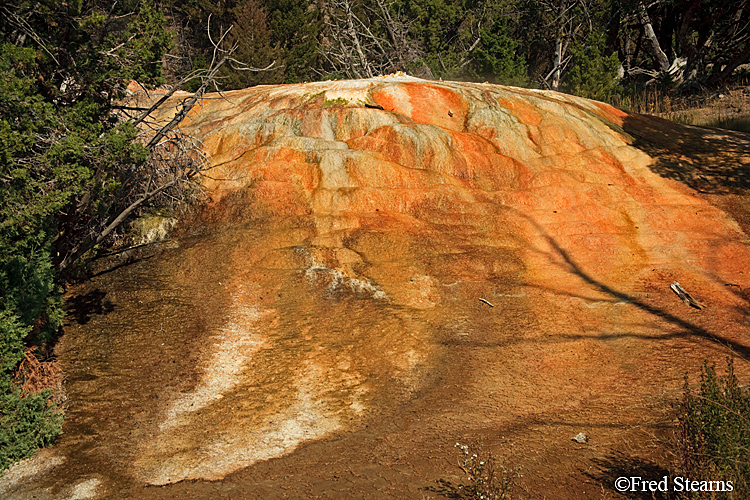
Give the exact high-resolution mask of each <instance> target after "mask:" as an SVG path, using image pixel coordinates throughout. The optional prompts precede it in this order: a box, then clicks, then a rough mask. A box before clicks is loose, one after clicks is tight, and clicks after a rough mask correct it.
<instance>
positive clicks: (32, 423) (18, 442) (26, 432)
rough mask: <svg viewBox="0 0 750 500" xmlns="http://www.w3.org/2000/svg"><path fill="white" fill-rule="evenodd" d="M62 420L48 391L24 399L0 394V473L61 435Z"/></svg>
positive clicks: (14, 394)
mask: <svg viewBox="0 0 750 500" xmlns="http://www.w3.org/2000/svg"><path fill="white" fill-rule="evenodd" d="M62 418H63V417H62V414H61V413H60V412H59V411H58V410H57V409H56V408H55V406H54V405H53V404H52V403H51V402H50V391H49V390H46V391H42V392H40V393H38V394H30V395H27V396H26V397H21V395H20V391H13V392H4V393H2V394H0V471H2V470H5V469H6V468H7V467H8V466H10V465H11V464H12V463H14V462H17V461H18V460H22V459H24V458H28V457H30V456H31V455H32V454H33V453H34V452H35V451H36V449H37V448H39V447H42V446H47V445H49V444H50V443H52V442H53V441H54V439H55V438H56V437H57V436H58V435H60V433H61V429H62Z"/></svg>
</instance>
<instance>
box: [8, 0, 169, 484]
mask: <svg viewBox="0 0 750 500" xmlns="http://www.w3.org/2000/svg"><path fill="white" fill-rule="evenodd" d="M164 28H165V21H164V17H163V16H162V14H161V13H160V11H158V10H157V9H155V8H153V7H152V6H151V5H150V4H148V3H146V2H123V3H117V4H114V5H113V4H111V3H105V2H100V3H97V2H93V3H92V4H87V5H86V7H85V9H84V7H83V4H82V2H67V3H66V2H58V1H56V0H40V1H35V2H27V1H20V2H17V3H15V4H13V5H11V6H8V7H4V8H3V16H1V17H0V95H2V99H0V142H1V143H2V144H3V149H2V151H0V470H2V469H4V468H5V467H7V466H8V465H9V464H10V463H11V462H13V461H15V460H18V459H21V458H24V457H26V456H28V455H29V454H30V453H31V452H33V450H34V449H35V448H36V447H37V446H42V445H46V444H49V443H50V442H51V441H52V440H53V439H54V437H55V436H57V435H58V434H59V432H60V425H61V418H62V417H61V416H60V414H59V413H58V412H57V410H56V409H55V408H54V406H53V405H52V403H51V402H50V392H49V391H42V392H40V393H38V394H25V395H22V393H21V390H20V388H19V387H18V386H17V384H16V383H14V379H13V374H14V372H15V370H16V369H17V368H18V364H19V363H20V361H21V360H22V359H23V356H24V348H25V347H26V346H29V345H34V344H36V345H44V344H45V343H46V342H48V341H49V340H51V339H52V338H53V336H54V335H55V334H56V333H57V331H58V330H59V328H60V325H61V323H62V317H63V309H62V306H61V303H62V288H61V286H60V285H59V284H58V276H57V264H58V263H59V262H60V259H61V258H62V257H63V256H65V255H66V254H67V253H69V252H70V251H71V249H72V248H74V247H76V245H77V244H79V243H80V242H81V241H83V240H85V239H86V238H88V237H89V236H90V235H91V234H92V233H93V234H95V233H96V232H97V231H98V230H100V227H101V225H102V224H103V223H104V222H106V221H107V220H108V219H109V218H111V217H112V214H113V213H117V210H118V203H121V201H120V200H122V199H123V197H124V196H125V195H127V194H128V189H131V186H132V185H133V184H134V183H135V182H136V181H137V178H138V175H137V172H138V171H139V168H140V167H141V166H142V165H143V164H144V162H145V161H146V159H147V151H146V150H145V148H144V147H143V146H142V145H141V144H140V143H139V142H138V141H137V140H136V134H137V131H136V129H135V128H134V127H133V126H132V125H130V124H128V123H120V119H119V118H118V117H117V115H116V114H115V108H114V106H115V103H116V99H118V98H119V97H121V96H122V95H123V92H124V89H125V86H126V84H127V82H128V80H129V79H131V78H136V79H138V80H140V81H141V82H143V83H160V82H162V81H163V79H162V74H161V67H162V65H161V58H162V56H163V55H164V53H165V52H166V51H167V50H169V49H170V48H171V46H172V45H171V44H172V42H171V35H170V34H169V33H168V32H167V31H166V30H165V29H164Z"/></svg>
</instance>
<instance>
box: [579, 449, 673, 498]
mask: <svg viewBox="0 0 750 500" xmlns="http://www.w3.org/2000/svg"><path fill="white" fill-rule="evenodd" d="M592 462H593V464H594V465H595V466H596V467H598V468H599V472H594V473H591V472H584V475H585V476H587V477H589V478H590V479H592V480H594V481H596V482H597V483H599V484H601V485H602V488H603V490H604V491H607V492H612V493H616V494H620V495H624V496H625V497H626V498H629V499H643V500H656V499H659V500H667V499H672V498H677V497H675V496H674V493H672V492H670V491H669V490H671V489H672V484H671V475H670V472H669V471H668V470H667V469H665V468H664V467H661V466H659V465H657V464H655V463H653V462H649V461H647V460H643V459H640V458H636V457H630V456H627V455H625V454H623V453H614V454H611V455H608V456H607V457H605V458H603V459H593V460H592ZM623 478H625V479H623ZM665 478H666V481H665ZM653 481H656V484H654V483H653ZM643 482H646V483H647V484H646V485H645V486H644V485H643ZM649 483H650V484H649ZM660 483H661V484H660ZM626 485H627V486H626ZM664 487H666V491H660V490H661V489H664ZM652 489H654V490H656V491H651V490H652ZM623 490H624V491H623Z"/></svg>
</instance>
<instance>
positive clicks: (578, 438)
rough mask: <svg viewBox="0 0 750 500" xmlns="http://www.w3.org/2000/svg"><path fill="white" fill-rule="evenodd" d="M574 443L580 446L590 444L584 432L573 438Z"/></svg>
mask: <svg viewBox="0 0 750 500" xmlns="http://www.w3.org/2000/svg"><path fill="white" fill-rule="evenodd" d="M573 441H575V442H576V443H580V444H586V443H588V442H589V437H588V436H587V435H586V434H584V433H583V432H579V433H578V434H576V435H575V436H574V437H573Z"/></svg>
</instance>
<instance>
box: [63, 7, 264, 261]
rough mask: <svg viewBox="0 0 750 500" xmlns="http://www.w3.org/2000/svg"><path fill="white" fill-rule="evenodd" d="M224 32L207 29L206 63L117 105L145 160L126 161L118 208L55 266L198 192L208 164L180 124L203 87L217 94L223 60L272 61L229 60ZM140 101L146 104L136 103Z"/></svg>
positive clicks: (234, 63)
mask: <svg viewBox="0 0 750 500" xmlns="http://www.w3.org/2000/svg"><path fill="white" fill-rule="evenodd" d="M209 21H210V19H209ZM209 26H210V24H209ZM230 31H231V28H229V29H227V30H225V31H223V32H222V34H221V36H220V38H219V39H218V40H216V41H215V40H213V39H212V38H211V35H210V31H209V39H210V40H211V43H212V44H213V46H214V50H213V57H212V59H211V61H210V63H209V64H208V67H206V68H199V69H196V70H193V71H191V72H190V73H189V74H187V75H186V76H184V77H183V78H182V79H181V80H180V81H179V82H178V83H177V84H176V85H174V86H172V87H171V88H169V89H166V90H165V89H161V90H159V91H158V93H157V92H151V91H148V90H147V89H145V88H142V92H143V95H145V96H146V97H147V99H145V100H144V99H142V98H141V97H142V95H138V94H140V93H138V94H137V95H135V96H133V97H131V99H129V100H127V101H125V102H124V103H123V104H122V105H121V106H118V107H117V108H118V110H119V117H120V120H121V121H122V122H123V123H130V124H132V125H133V126H134V127H137V128H138V129H139V130H140V132H139V139H140V140H141V142H142V144H143V145H144V146H145V148H146V150H147V152H148V159H147V161H146V162H145V164H143V165H131V166H130V167H129V168H126V169H125V171H124V172H121V173H120V179H119V181H120V182H121V187H120V188H119V190H118V200H117V207H118V209H117V210H115V211H114V212H113V213H112V214H111V215H110V216H109V217H108V218H106V219H103V220H102V221H100V223H99V224H97V225H92V226H91V227H90V229H89V232H88V236H86V237H85V238H84V239H82V240H81V241H80V243H79V244H77V245H75V246H74V247H73V248H71V250H70V251H69V252H68V254H67V255H66V256H65V258H64V259H62V261H61V263H60V265H59V266H58V267H59V269H60V270H61V271H64V270H65V269H67V268H68V267H69V266H70V265H71V264H73V263H75V262H77V261H78V260H79V259H80V258H81V257H82V256H83V255H84V254H85V253H86V252H88V251H89V250H91V249H92V248H94V247H95V246H96V245H99V244H100V243H102V242H103V241H104V240H105V239H107V238H108V237H110V236H111V235H112V233H113V232H114V231H116V230H117V229H118V228H119V227H121V225H122V224H123V222H125V221H126V220H127V219H128V218H129V217H130V216H131V215H133V214H134V213H135V212H136V211H137V210H139V209H141V208H142V207H144V206H145V205H147V204H157V205H160V206H171V207H175V206H177V205H179V204H181V203H183V202H186V201H195V200H196V199H198V198H199V197H200V196H201V194H202V191H201V183H200V179H201V177H202V175H203V174H204V173H205V172H206V171H207V170H208V169H210V168H211V164H210V161H209V158H208V157H207V154H206V152H205V148H203V147H202V144H201V143H200V141H199V140H198V139H196V138H195V137H191V136H189V135H187V134H185V133H184V132H182V131H181V130H180V129H179V128H178V127H179V125H180V123H181V122H182V121H183V120H184V119H185V117H186V116H187V115H188V113H189V112H190V110H191V109H193V107H195V105H196V104H198V103H199V102H200V101H201V100H202V99H204V96H205V94H206V92H208V91H209V90H214V91H216V92H219V94H220V95H221V91H220V88H219V85H218V80H219V78H220V77H219V71H220V70H221V68H222V67H223V66H224V65H230V66H231V67H232V68H233V69H234V70H238V71H267V70H269V69H271V68H273V67H274V65H275V62H273V63H271V64H270V65H268V66H267V67H265V68H254V67H251V66H249V65H247V64H245V63H243V62H242V61H239V60H237V59H235V58H234V57H233V54H234V52H235V51H236V49H237V44H236V43H235V44H233V45H231V46H229V47H228V48H225V46H226V39H227V36H228V35H229V32H230ZM195 80H198V81H200V82H201V83H200V86H199V87H198V89H197V90H196V91H195V92H194V93H193V94H190V95H188V96H186V97H185V98H184V99H182V100H181V102H180V103H179V104H178V105H177V112H176V113H175V115H174V116H173V117H172V119H171V120H169V122H167V123H166V124H165V123H163V122H161V121H159V120H158V119H157V118H156V115H157V111H159V110H160V109H161V108H162V107H163V106H165V105H167V103H168V101H169V100H170V98H173V97H175V95H176V93H177V92H178V91H179V90H181V89H183V88H185V87H186V86H187V85H188V84H189V83H190V82H192V81H195ZM159 93H161V94H162V95H161V97H159V98H158V99H156V100H155V101H154V102H153V103H152V104H150V106H149V105H148V103H151V100H152V99H155V96H156V95H158V94H159ZM143 101H145V102H146V103H147V104H145V105H139V103H140V102H143ZM84 201H85V200H84Z"/></svg>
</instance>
